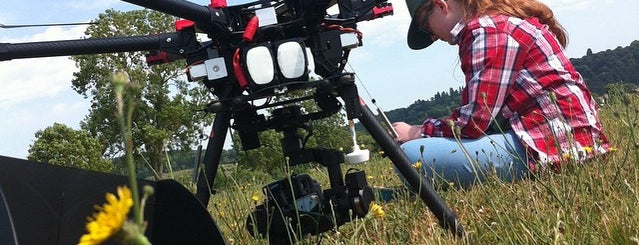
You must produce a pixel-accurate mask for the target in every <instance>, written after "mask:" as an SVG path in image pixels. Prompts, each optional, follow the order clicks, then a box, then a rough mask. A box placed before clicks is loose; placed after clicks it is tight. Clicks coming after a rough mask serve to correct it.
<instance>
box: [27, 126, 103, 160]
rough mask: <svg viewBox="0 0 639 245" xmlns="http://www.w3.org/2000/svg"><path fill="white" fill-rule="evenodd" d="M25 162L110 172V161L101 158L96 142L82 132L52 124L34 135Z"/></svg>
mask: <svg viewBox="0 0 639 245" xmlns="http://www.w3.org/2000/svg"><path fill="white" fill-rule="evenodd" d="M35 138H36V139H35V141H34V142H33V145H31V146H30V148H29V155H28V156H27V159H29V160H31V161H36V162H43V163H49V164H53V165H58V166H65V167H75V168H82V169H87V170H94V171H101V172H111V169H112V164H111V162H109V161H107V160H105V159H103V158H102V146H101V145H100V142H99V141H98V139H96V138H94V137H92V136H91V135H90V134H89V132H87V131H85V130H74V129H72V128H70V127H67V126H66V125H64V124H60V123H54V124H53V126H49V127H47V128H45V129H44V130H39V131H38V132H36V133H35Z"/></svg>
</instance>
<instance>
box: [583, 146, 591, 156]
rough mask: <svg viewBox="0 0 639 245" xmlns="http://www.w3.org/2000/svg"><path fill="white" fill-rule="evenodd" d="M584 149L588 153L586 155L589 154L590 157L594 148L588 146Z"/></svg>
mask: <svg viewBox="0 0 639 245" xmlns="http://www.w3.org/2000/svg"><path fill="white" fill-rule="evenodd" d="M583 149H584V151H585V152H586V154H589V155H590V153H592V147H588V146H586V147H584V148H583Z"/></svg>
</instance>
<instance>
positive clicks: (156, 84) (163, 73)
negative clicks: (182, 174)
mask: <svg viewBox="0 0 639 245" xmlns="http://www.w3.org/2000/svg"><path fill="white" fill-rule="evenodd" d="M94 22H96V23H98V24H96V25H92V26H90V27H88V28H87V31H86V34H87V35H88V36H90V37H92V38H104V37H114V36H144V35H149V34H153V33H164V32H171V31H174V29H173V28H174V27H173V23H174V18H173V17H172V16H169V15H166V14H163V13H160V12H157V11H152V10H146V9H145V10H135V11H130V12H119V11H115V10H107V11H106V12H105V13H103V14H100V16H99V17H98V19H97V20H95V21H94ZM73 60H74V61H75V62H76V65H77V66H78V67H79V68H80V70H79V71H78V72H76V73H74V79H73V81H72V82H73V89H74V90H75V91H77V92H78V93H79V94H82V95H84V96H85V97H87V98H90V99H91V102H92V106H91V109H90V110H89V115H88V116H87V117H86V118H85V119H84V121H83V122H82V125H81V126H82V128H84V129H86V130H88V131H89V132H90V133H91V134H92V135H94V136H95V137H97V138H98V139H99V140H100V143H101V144H102V146H103V149H102V151H103V152H104V155H105V156H108V157H117V156H120V155H122V154H123V149H124V148H123V145H122V142H121V137H120V135H119V134H120V132H121V131H120V130H119V127H118V122H117V119H116V118H115V116H114V112H115V103H114V101H115V98H114V94H113V88H112V86H111V83H110V78H111V74H112V73H113V72H114V71H126V72H127V73H128V74H129V76H130V77H131V81H134V82H137V83H140V85H141V88H140V89H139V90H138V91H135V94H134V95H133V96H132V97H133V98H134V101H133V103H135V112H134V115H133V118H132V122H133V123H132V125H133V128H132V134H133V146H134V153H135V159H136V162H138V164H140V162H144V164H142V166H151V167H152V168H153V170H154V171H153V172H154V173H155V177H156V178H161V177H162V173H163V172H164V166H165V164H166V161H165V159H166V158H165V157H164V152H165V151H173V150H189V149H191V146H192V145H193V143H194V142H195V140H196V139H197V137H196V136H197V135H201V134H202V133H201V132H200V130H201V127H199V126H200V125H199V123H200V122H202V120H204V119H203V117H202V115H199V114H197V113H194V111H195V110H196V109H199V108H201V105H202V104H203V99H204V98H205V96H206V91H205V89H204V86H197V85H191V84H189V83H187V82H186V81H185V80H184V78H183V77H184V76H181V75H182V74H181V73H182V70H183V69H184V67H185V63H184V62H182V61H180V62H174V63H169V64H162V65H156V66H151V67H149V66H148V65H147V64H146V60H145V56H144V53H143V52H127V53H110V54H100V55H81V56H74V57H73Z"/></svg>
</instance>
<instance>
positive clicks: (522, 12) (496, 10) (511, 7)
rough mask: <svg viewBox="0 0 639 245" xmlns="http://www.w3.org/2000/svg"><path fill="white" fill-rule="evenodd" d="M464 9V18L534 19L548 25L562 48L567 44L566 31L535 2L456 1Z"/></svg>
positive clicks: (513, 0)
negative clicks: (489, 16) (498, 15)
mask: <svg viewBox="0 0 639 245" xmlns="http://www.w3.org/2000/svg"><path fill="white" fill-rule="evenodd" d="M456 1H459V2H460V3H461V4H462V5H463V8H464V11H465V14H466V16H472V17H476V16H481V15H487V14H505V15H508V16H513V17H517V18H520V19H526V18H530V17H535V18H537V19H539V22H541V23H542V24H545V25H548V27H549V28H550V31H551V32H552V33H553V34H555V37H556V38H557V40H559V43H560V44H561V46H562V47H564V48H565V47H566V45H567V44H568V35H567V34H566V30H565V29H564V28H563V27H562V26H561V24H559V22H558V21H557V20H556V19H555V15H554V14H553V12H552V10H551V9H550V8H549V7H548V6H546V5H545V4H544V3H542V2H540V1H537V0H456Z"/></svg>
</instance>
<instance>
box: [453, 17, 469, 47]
mask: <svg viewBox="0 0 639 245" xmlns="http://www.w3.org/2000/svg"><path fill="white" fill-rule="evenodd" d="M465 27H466V25H465V24H464V22H463V20H459V22H457V24H455V26H454V27H453V29H452V30H450V34H451V36H452V37H453V39H452V42H453V44H457V42H458V41H459V40H458V39H459V34H460V33H461V32H462V30H464V28H465Z"/></svg>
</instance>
